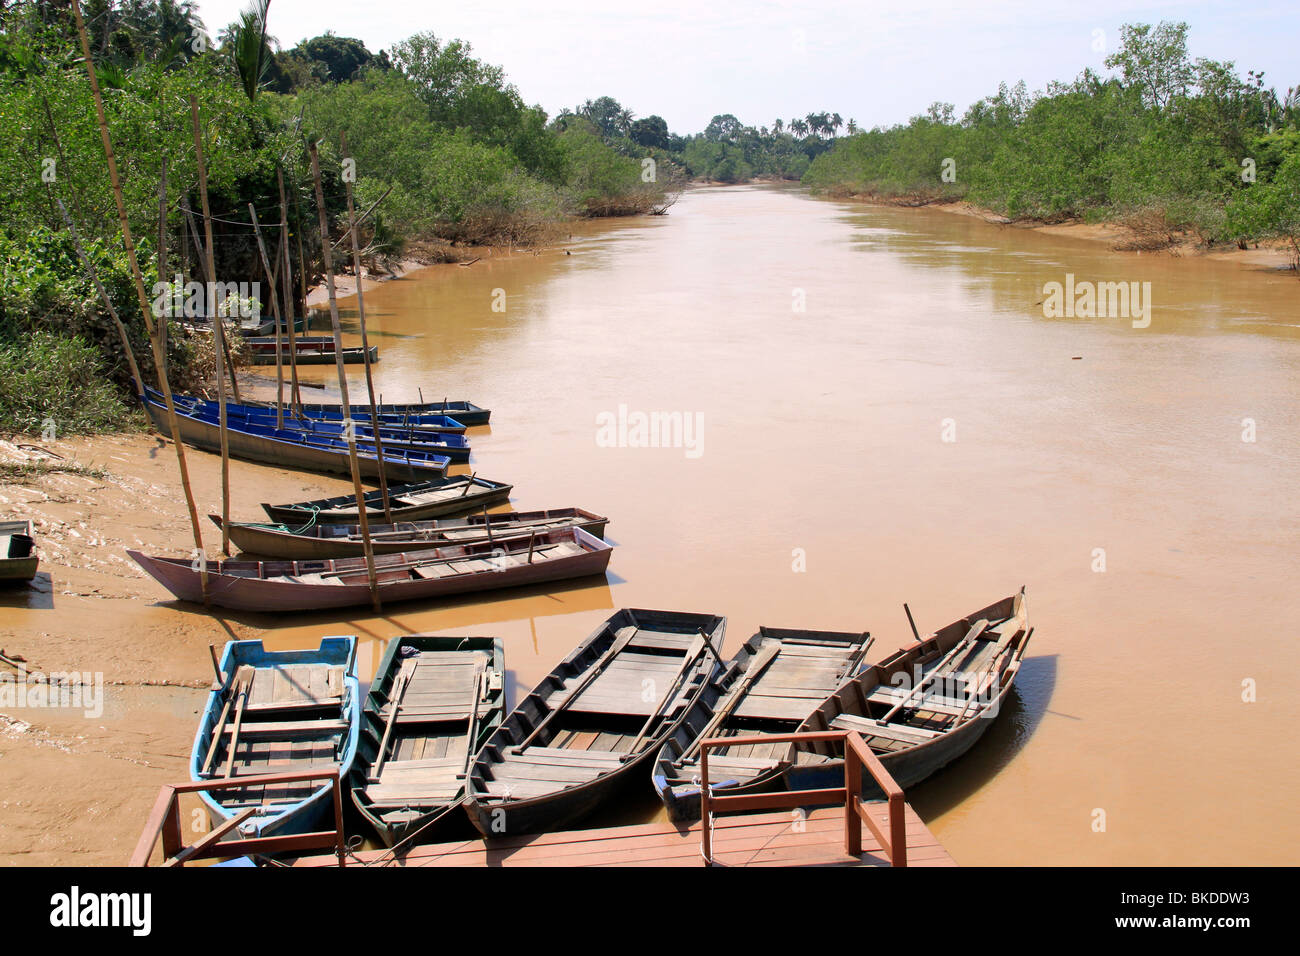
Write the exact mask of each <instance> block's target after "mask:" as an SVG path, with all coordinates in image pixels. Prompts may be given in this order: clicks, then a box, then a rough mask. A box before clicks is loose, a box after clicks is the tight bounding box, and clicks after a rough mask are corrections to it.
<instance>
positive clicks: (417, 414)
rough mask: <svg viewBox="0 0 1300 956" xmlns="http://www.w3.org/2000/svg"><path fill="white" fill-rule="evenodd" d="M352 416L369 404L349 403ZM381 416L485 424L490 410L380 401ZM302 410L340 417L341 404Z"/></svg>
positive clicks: (405, 420) (401, 421)
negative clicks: (451, 419) (442, 418)
mask: <svg viewBox="0 0 1300 956" xmlns="http://www.w3.org/2000/svg"><path fill="white" fill-rule="evenodd" d="M247 404H250V405H258V404H264V405H267V406H269V407H271V408H274V407H275V405H274V403H272V402H248V403H247ZM351 409H352V417H353V418H356V419H360V418H362V417H367V418H368V417H369V416H370V406H369V405H355V404H354V405H352V406H351ZM378 412H379V415H380V417H381V418H393V419H397V420H398V421H397V424H402V425H423V424H427V421H426V420H427V419H431V418H433V419H436V418H441V417H444V416H449V417H451V418H454V419H455V420H456V421H458V422H460V423H461V424H462V425H469V426H474V425H486V424H488V422H489V421H490V420H491V418H492V410H491V409H490V408H483V407H482V406H481V405H475V404H474V403H473V402H459V401H445V400H444V401H441V402H411V403H406V404H402V403H399V404H382V405H380V406H379V407H378ZM302 413H303V414H304V415H306V416H308V417H310V418H323V417H327V418H330V419H341V418H342V417H343V406H342V405H336V404H335V405H332V404H329V403H319V402H318V403H313V404H307V405H303V406H302Z"/></svg>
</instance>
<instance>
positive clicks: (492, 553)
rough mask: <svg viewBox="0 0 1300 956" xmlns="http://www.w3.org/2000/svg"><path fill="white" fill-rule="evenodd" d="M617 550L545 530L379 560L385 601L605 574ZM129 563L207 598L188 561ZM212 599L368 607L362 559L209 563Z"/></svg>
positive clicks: (184, 592) (578, 533)
mask: <svg viewBox="0 0 1300 956" xmlns="http://www.w3.org/2000/svg"><path fill="white" fill-rule="evenodd" d="M611 551H612V546H611V545H608V544H606V543H605V542H604V541H601V540H600V539H599V538H593V537H592V536H591V535H589V534H587V532H585V531H583V530H582V529H581V528H566V529H564V530H560V531H546V532H543V533H541V534H538V535H536V536H526V535H525V536H522V537H518V538H511V539H509V540H508V541H498V542H496V543H495V544H490V543H487V542H483V543H481V544H467V545H454V546H444V547H441V548H432V549H430V550H428V551H415V552H411V553H409V554H407V553H403V554H384V555H379V556H378V557H376V558H375V566H376V572H377V577H378V582H379V597H380V600H381V601H383V603H385V604H388V603H390V602H394V601H412V600H417V599H420V598H436V597H446V596H448V595H453V594H465V593H468V592H472V591H486V590H491V589H494V588H505V587H514V586H516V585H523V584H540V583H542V582H547V581H559V580H563V579H566V578H579V577H588V576H591V575H596V574H604V573H605V569H606V568H607V567H608V566H609V557H610V554H611ZM127 554H128V555H130V556H131V559H132V560H133V561H135V562H136V564H138V565H140V567H142V568H143V569H144V570H145V571H146V572H148V574H149V575H150V576H151V577H153V579H154V580H156V581H157V582H158V583H159V584H161V585H162V586H163V587H165V588H166V589H167V590H168V591H171V593H172V594H174V595H175V596H176V597H177V598H179V599H180V600H182V601H193V602H195V603H200V602H202V600H203V584H202V574H201V572H200V570H199V569H198V568H197V567H195V564H197V562H195V561H193V560H191V559H190V558H155V557H149V556H148V555H144V554H141V553H140V552H139V551H131V550H128V551H127ZM207 577H208V599H209V601H210V602H211V603H212V604H216V605H219V606H220V607H228V608H233V609H235V610H240V611H313V610H318V609H323V608H332V607H355V606H357V605H365V604H369V603H370V585H369V577H368V574H367V571H366V561H365V559H364V558H338V559H332V560H325V561H209V562H208V563H207Z"/></svg>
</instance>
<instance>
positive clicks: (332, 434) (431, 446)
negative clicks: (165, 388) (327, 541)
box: [149, 392, 470, 464]
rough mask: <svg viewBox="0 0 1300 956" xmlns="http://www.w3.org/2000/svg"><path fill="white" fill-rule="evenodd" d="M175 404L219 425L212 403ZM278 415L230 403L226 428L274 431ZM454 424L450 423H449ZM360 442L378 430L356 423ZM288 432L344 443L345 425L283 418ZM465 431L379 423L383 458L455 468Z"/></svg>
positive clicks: (181, 400)
mask: <svg viewBox="0 0 1300 956" xmlns="http://www.w3.org/2000/svg"><path fill="white" fill-rule="evenodd" d="M149 397H150V399H152V400H153V401H161V400H162V395H161V394H160V393H158V392H152V393H151V394H150V396H149ZM172 401H173V402H175V404H176V409H177V411H180V410H184V411H185V413H186V414H189V415H194V416H197V417H199V418H206V419H208V420H210V421H217V420H218V419H219V417H220V415H221V405H220V403H218V402H213V401H195V400H194V399H192V398H190V397H189V396H176V395H173V396H172ZM275 417H276V416H275V412H274V411H273V410H268V409H263V408H255V407H250V406H248V405H244V404H240V403H236V402H227V403H226V424H227V427H229V426H232V425H237V426H239V427H240V428H244V429H245V430H248V429H247V426H250V425H251V426H254V427H255V428H264V429H273V430H274V429H275ZM446 420H447V421H451V419H446ZM354 427H355V430H356V435H357V438H358V439H360V440H362V441H363V442H370V443H373V442H374V439H375V429H374V427H373V426H372V425H370V424H369V422H364V423H363V422H360V421H358V422H355V425H354ZM282 430H283V431H285V432H300V433H302V434H303V435H304V437H305V438H306V440H309V441H313V440H316V439H317V438H318V437H324V438H327V439H334V438H337V439H342V437H343V431H344V428H343V423H342V421H326V420H322V419H316V418H297V417H295V416H293V415H292V414H289V415H285V416H284V428H283V429H282ZM464 431H465V429H464V428H461V430H460V433H459V434H457V433H454V432H450V431H447V430H445V429H432V428H429V429H426V428H424V427H422V426H418V425H417V426H412V427H410V428H407V427H403V426H400V425H392V426H390V425H388V424H386V423H384V422H382V421H381V422H380V426H379V437H380V438H381V439H382V440H383V443H384V454H385V455H386V456H387V455H389V454H390V453H391V454H398V453H401V454H405V453H406V452H408V451H419V452H427V453H429V454H433V455H445V456H446V457H447V458H449V459H451V461H452V462H453V463H455V464H463V463H465V462H467V461H469V455H470V444H469V439H468V438H466V437H465V435H464Z"/></svg>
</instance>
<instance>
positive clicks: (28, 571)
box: [0, 520, 40, 584]
mask: <svg viewBox="0 0 1300 956" xmlns="http://www.w3.org/2000/svg"><path fill="white" fill-rule="evenodd" d="M35 548H36V542H35V540H34V539H33V537H32V523H31V522H30V521H27V520H22V521H0V584H21V583H23V582H25V581H30V580H31V579H32V578H34V577H36V569H37V568H38V567H39V566H40V558H39V556H37V554H36V553H35Z"/></svg>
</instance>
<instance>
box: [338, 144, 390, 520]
mask: <svg viewBox="0 0 1300 956" xmlns="http://www.w3.org/2000/svg"><path fill="white" fill-rule="evenodd" d="M339 140H340V141H341V143H342V145H343V159H344V160H345V161H346V160H347V158H348V135H347V133H340V134H339ZM343 186H344V188H345V189H346V190H347V194H348V233H349V234H350V235H351V236H352V272H353V273H354V274H355V275H356V277H357V321H358V323H359V324H360V325H361V362H362V364H363V365H364V366H365V369H366V394H367V396H368V397H369V399H370V425H371V431H373V433H374V436H375V453H376V454H377V455H378V456H379V461H380V466H379V500H380V501H382V502H383V503H384V523H385V524H392V523H393V511H392V507H391V506H390V505H389V502H388V476H387V475H386V474H385V469H384V466H383V464H382V463H383V460H384V443H383V440H382V439H381V438H380V435H379V432H380V427H379V409H378V408H377V407H376V405H375V377H374V373H373V372H372V371H371V368H370V341H369V340H368V339H367V338H366V300H365V296H364V295H363V294H362V290H361V246H360V244H359V243H358V242H357V214H356V210H355V209H354V208H353V206H352V181H351V180H350V179H348V178H347V177H344V179H343ZM348 417H349V418H350V417H351V412H349V413H348Z"/></svg>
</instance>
